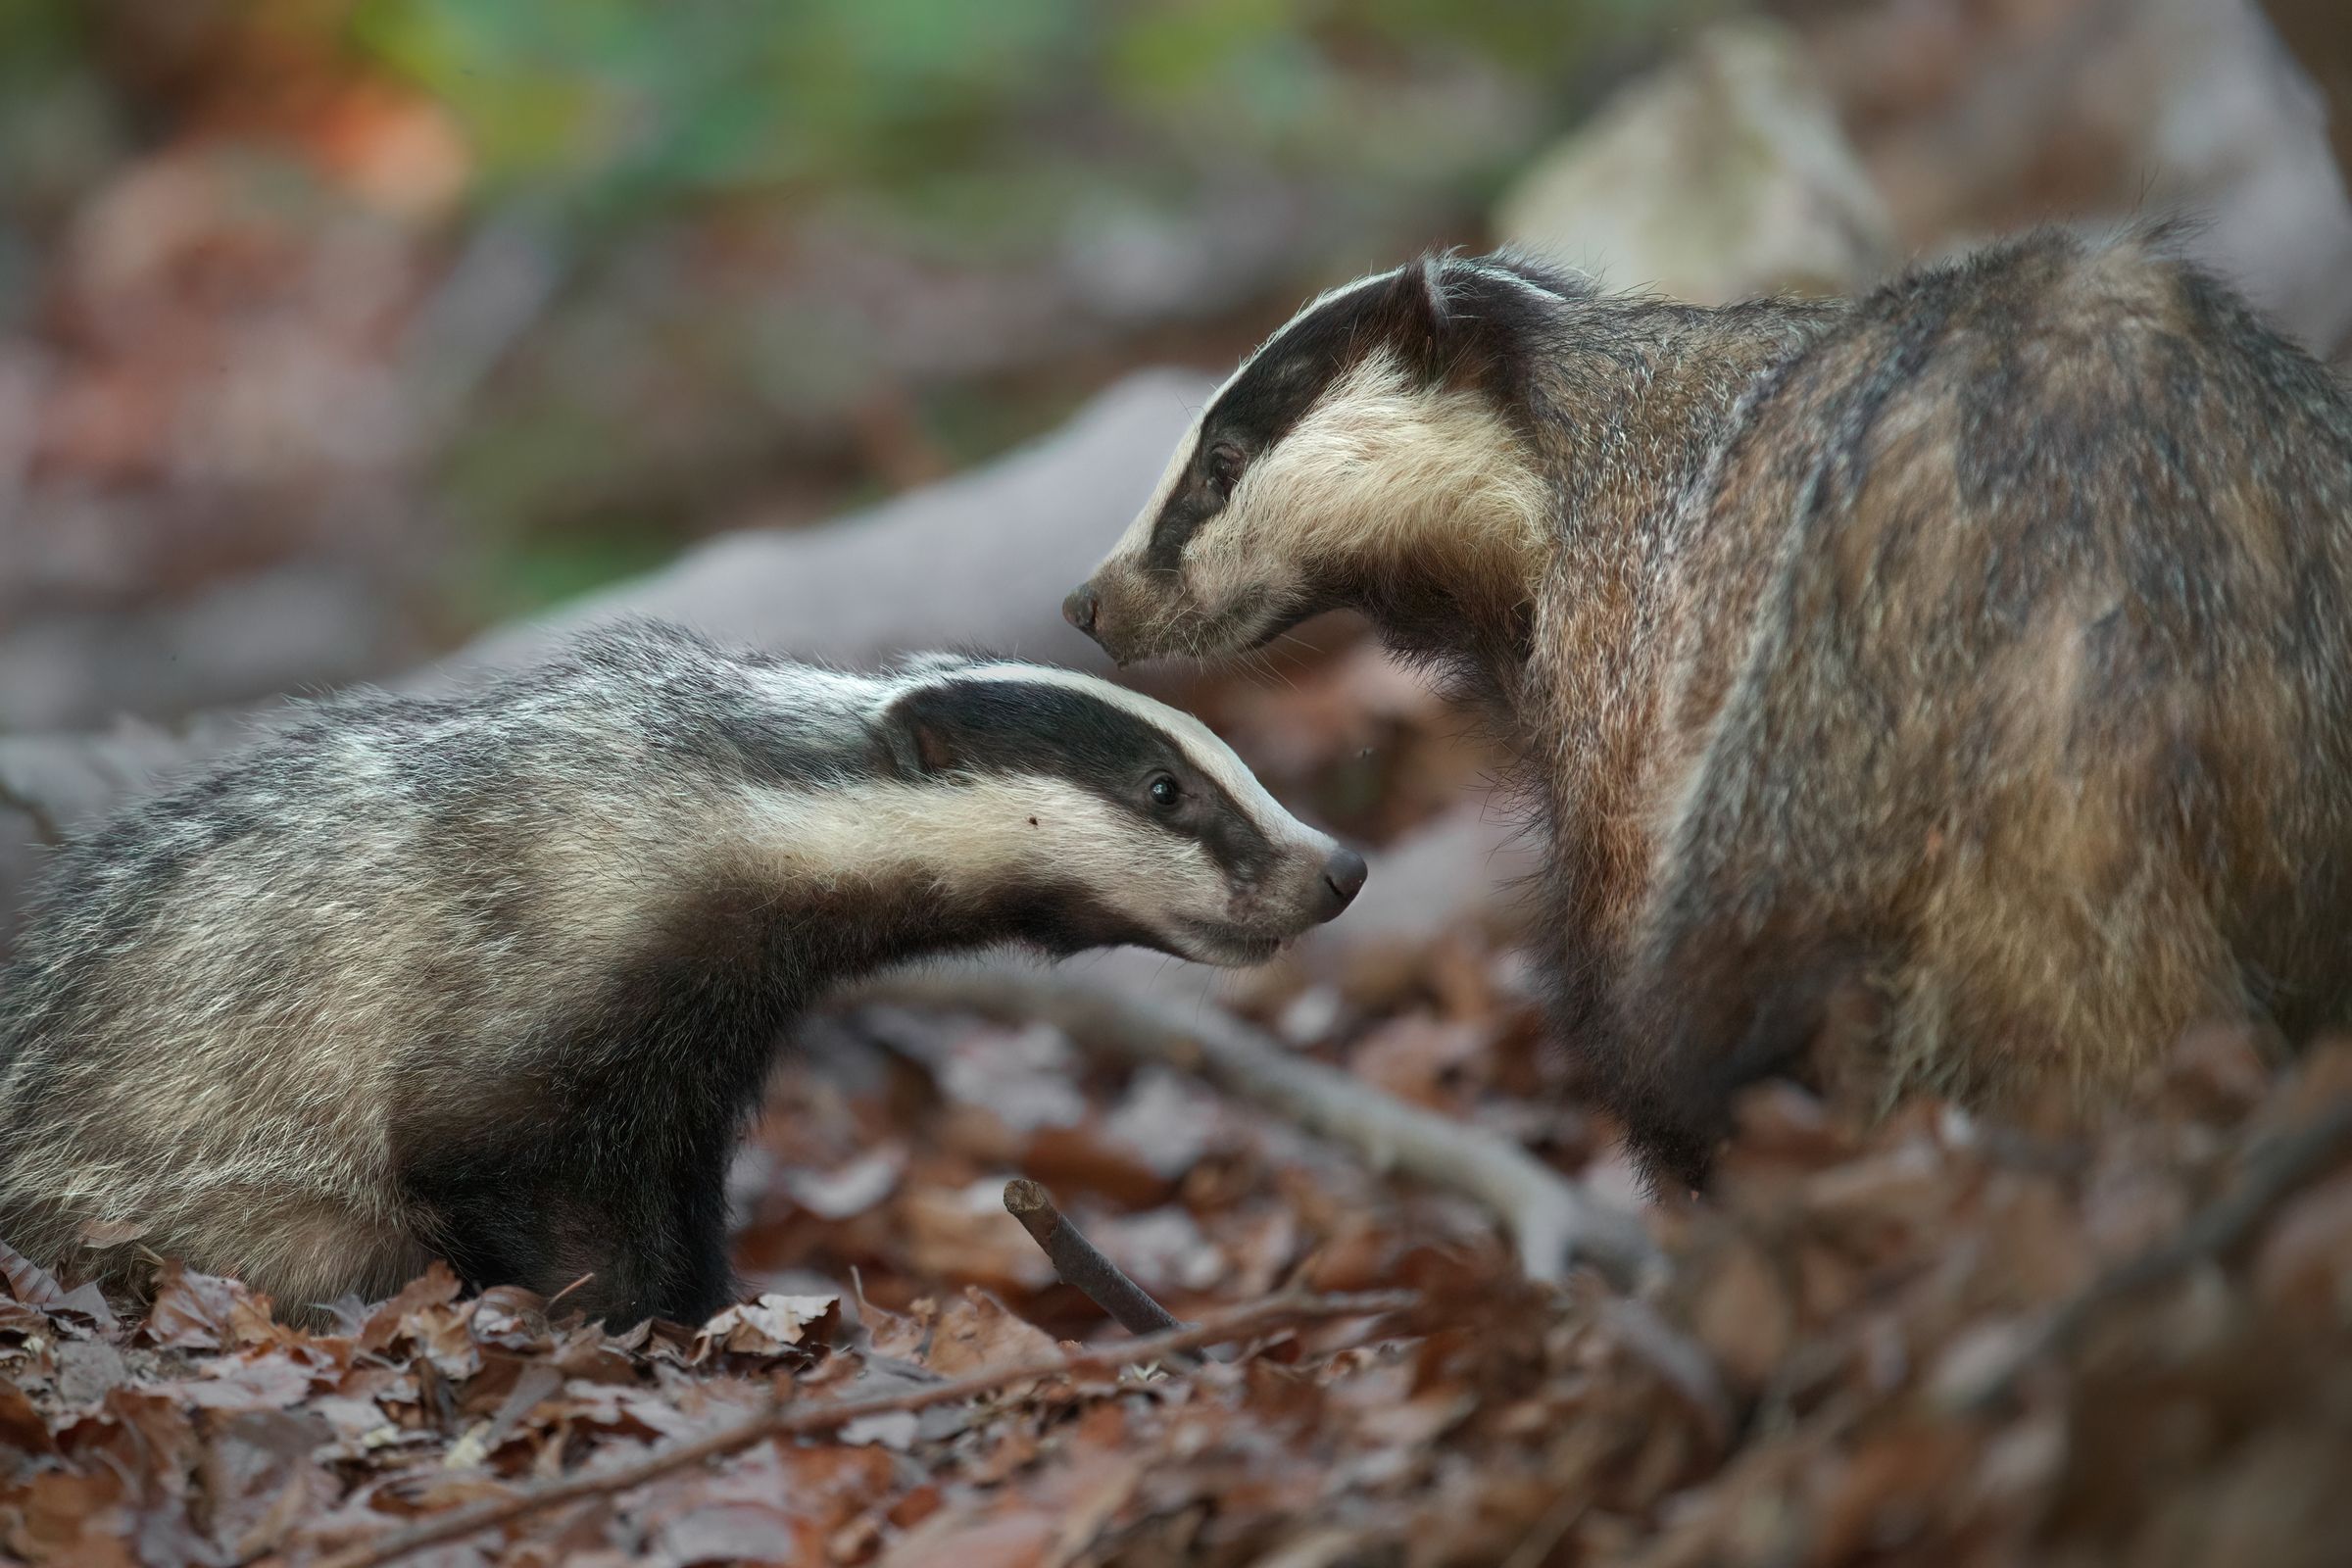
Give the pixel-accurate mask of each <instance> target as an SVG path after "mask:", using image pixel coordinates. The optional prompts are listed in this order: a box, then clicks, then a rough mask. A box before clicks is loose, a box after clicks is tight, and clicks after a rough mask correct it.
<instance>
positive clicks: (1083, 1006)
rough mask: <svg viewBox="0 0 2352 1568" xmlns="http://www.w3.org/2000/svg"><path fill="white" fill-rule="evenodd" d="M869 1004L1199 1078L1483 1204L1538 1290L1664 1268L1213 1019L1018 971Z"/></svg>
mask: <svg viewBox="0 0 2352 1568" xmlns="http://www.w3.org/2000/svg"><path fill="white" fill-rule="evenodd" d="M861 1002H874V1003H886V1004H892V1005H902V1006H921V1007H932V1008H937V1009H940V1010H944V1011H963V1012H971V1013H977V1014H978V1015H980V1016H982V1017H987V1018H994V1019H999V1020H1002V1021H1005V1022H1015V1023H1026V1022H1031V1021H1043V1022H1046V1023H1051V1024H1053V1025H1054V1026H1055V1027H1057V1028H1059V1029H1060V1030H1061V1031H1062V1032H1063V1033H1064V1034H1066V1035H1068V1036H1069V1037H1070V1038H1071V1039H1072V1040H1074V1041H1076V1042H1077V1043H1079V1044H1080V1045H1081V1046H1084V1047H1086V1048H1088V1049H1090V1050H1094V1051H1099V1052H1103V1053H1106V1054H1110V1055H1113V1056H1116V1057H1118V1058H1120V1059H1122V1060H1126V1061H1130V1062H1152V1063H1158V1064H1162V1065H1167V1066H1174V1067H1177V1068H1180V1069H1182V1070H1186V1071H1190V1072H1196V1073H1199V1074H1201V1075H1202V1076H1204V1077H1206V1078H1208V1079H1209V1080H1211V1081H1212V1082H1214V1083H1216V1084H1217V1085H1218V1086H1219V1087H1221V1088H1223V1089H1224V1090H1225V1091H1227V1092H1228V1093H1230V1094H1234V1095H1238V1096H1240V1097H1241V1098H1242V1099H1245V1100H1249V1101H1253V1102H1255V1103H1258V1104H1261V1105H1265V1106H1267V1107H1268V1108H1270V1109H1273V1110H1276V1111H1278V1112H1280V1113H1282V1114H1283V1115H1286V1116H1288V1117H1290V1118H1291V1119H1292V1120H1294V1121H1296V1122H1297V1123H1299V1125H1300V1126H1302V1127H1304V1128H1306V1129H1307V1130H1308V1131H1310V1132H1315V1133H1320V1134H1322V1135H1323V1136H1324V1137H1327V1138H1330V1139H1332V1140H1334V1141H1335V1142H1338V1143H1342V1144H1345V1145H1347V1146H1348V1147H1349V1148H1351V1149H1353V1150H1354V1151H1356V1152H1358V1153H1359V1154H1361V1155H1362V1156H1363V1157H1364V1158H1365V1159H1367V1160H1369V1161H1370V1162H1371V1163H1372V1165H1373V1166H1374V1167H1375V1168H1376V1169H1382V1170H1389V1169H1394V1170H1398V1171H1402V1172H1404V1173H1405V1174H1407V1175H1410V1176H1415V1177H1418V1178H1420V1179H1421V1180H1423V1181H1426V1182H1429V1183H1431V1184H1432V1185H1434V1186H1438V1187H1443V1188H1446V1189H1447V1190H1449V1191H1452V1192H1457V1193H1462V1194H1465V1195H1467V1196H1468V1197H1470V1198H1473V1199H1475V1200H1477V1201H1479V1202H1481V1203H1483V1204H1485V1205H1486V1207H1487V1208H1488V1209H1490V1210H1491V1211H1493V1212H1494V1213H1495V1214H1496V1215H1498V1216H1500V1218H1501V1219H1502V1221H1503V1223H1504V1225H1506V1226H1507V1227H1508V1228H1509V1230H1510V1233H1511V1237H1512V1240H1513V1241H1514V1242H1515V1243H1516V1244H1517V1247H1518V1250H1519V1262H1520V1266H1521V1267H1522V1268H1524V1269H1525V1270H1526V1271H1527V1274H1528V1277H1529V1278H1531V1279H1537V1280H1545V1281H1554V1280H1558V1279H1561V1278H1563V1277H1564V1276H1565V1275H1566V1273H1567V1271H1568V1268H1569V1265H1570V1264H1571V1263H1574V1262H1577V1261H1584V1260H1589V1261H1590V1262H1592V1263H1593V1265H1594V1266H1595V1267H1597V1268H1599V1269H1600V1270H1601V1271H1602V1272H1603V1273H1604V1274H1606V1275H1608V1276H1609V1277H1610V1278H1611V1279H1612V1280H1614V1281H1615V1282H1616V1283H1618V1284H1620V1285H1634V1284H1638V1283H1641V1282H1642V1281H1643V1280H1644V1279H1645V1278H1646V1277H1647V1276H1649V1275H1651V1274H1653V1273H1654V1272H1655V1271H1657V1270H1658V1269H1659V1268H1661V1267H1662V1263H1661V1260H1660V1256H1659V1253H1658V1250H1657V1248H1656V1246H1655V1244H1654V1243H1652V1242H1651V1241H1650V1238H1649V1232H1648V1231H1647V1229H1646V1228H1644V1227H1643V1225H1642V1220H1641V1218H1640V1216H1638V1215H1636V1214H1633V1213H1630V1212H1628V1211H1626V1210H1623V1209H1619V1208H1615V1207H1612V1206H1610V1205H1608V1204H1606V1203H1603V1202H1600V1201H1597V1200H1595V1199H1594V1198H1593V1197H1592V1196H1591V1195H1590V1194H1588V1193H1587V1192H1586V1191H1585V1190H1584V1189H1583V1188H1582V1187H1580V1186H1579V1185H1578V1184H1576V1183H1575V1182H1573V1181H1570V1180H1569V1179H1568V1178H1567V1177H1565V1176H1562V1175H1561V1174H1560V1173H1559V1172H1557V1171H1555V1170H1553V1169H1552V1168H1551V1167H1550V1166H1548V1165H1545V1164H1544V1162H1543V1161H1542V1160H1539V1159H1537V1158H1536V1157H1535V1156H1534V1155H1532V1154H1530V1153H1528V1152H1527V1151H1525V1150H1524V1149H1521V1148H1520V1147H1519V1146H1518V1145H1517V1144H1514V1143H1511V1142H1510V1141H1508V1140H1507V1139H1502V1138H1497V1137H1495V1135H1494V1134H1492V1133H1489V1132H1488V1131H1486V1130H1485V1129H1484V1128H1481V1127H1477V1126H1474V1125H1472V1124H1470V1123H1467V1122H1461V1121H1456V1120H1454V1119H1453V1118H1452V1117H1449V1116H1443V1115H1440V1114H1438V1113H1437V1112H1435V1111H1430V1110H1424V1109H1422V1108H1421V1107H1420V1106H1418V1105H1409V1104H1406V1103H1404V1102H1403V1101H1400V1100H1398V1099H1397V1098H1396V1097H1395V1096H1393V1095H1390V1094H1387V1093H1385V1092H1384V1091H1382V1090H1381V1089H1379V1088H1377V1087H1376V1086H1374V1085H1372V1084H1369V1083H1366V1082H1365V1081H1364V1080H1362V1079H1360V1078H1358V1077H1356V1076H1355V1075H1354V1074H1352V1073H1348V1072H1344V1071H1342V1070H1340V1069H1338V1068H1335V1067H1329V1066H1326V1065H1324V1064H1323V1063H1322V1062H1319V1061H1316V1060H1313V1059H1312V1058H1310V1057H1306V1056H1301V1055H1299V1054H1297V1053H1295V1052H1292V1051H1289V1050H1286V1049H1285V1048H1284V1047H1283V1045H1282V1043H1281V1042H1280V1041H1278V1040H1275V1039H1274V1038H1272V1037H1271V1036H1269V1035H1267V1034H1265V1033H1264V1032H1263V1031H1261V1030H1258V1029H1254V1028H1251V1027H1250V1025H1248V1024H1246V1023H1243V1022H1241V1021H1240V1020H1238V1019H1235V1018H1233V1017H1231V1016H1230V1015H1228V1014H1226V1013H1223V1012H1219V1011H1216V1010H1214V1009H1201V1010H1200V1011H1199V1012H1198V1013H1196V1012H1194V1011H1193V1010H1191V1009H1187V1010H1186V1011H1185V1012H1184V1013H1183V1014H1181V1015H1180V1014H1178V1013H1177V1012H1176V1011H1175V1010H1174V1009H1172V1008H1168V1007H1165V1006H1163V1005H1156V1004H1154V1003H1152V1001H1150V1000H1149V999H1146V998H1142V997H1137V996H1133V995H1129V994H1126V993H1122V992H1115V991H1110V990H1106V989H1103V988H1101V987H1096V986H1089V985H1086V984H1084V983H1081V982H1077V981H1072V980H1068V979H1062V978H1056V977H1049V976H1040V975H1031V974H1023V973H1019V972H1016V971H1011V970H986V971H974V972H965V973H952V974H926V975H903V976H894V977H891V978H889V979H887V980H882V981H877V982H874V983H873V984H871V985H868V986H866V987H864V988H862V989H860V990H858V991H856V992H853V993H850V994H848V995H846V996H845V997H844V998H843V999H842V1000H841V1004H840V1005H856V1004H858V1003H861Z"/></svg>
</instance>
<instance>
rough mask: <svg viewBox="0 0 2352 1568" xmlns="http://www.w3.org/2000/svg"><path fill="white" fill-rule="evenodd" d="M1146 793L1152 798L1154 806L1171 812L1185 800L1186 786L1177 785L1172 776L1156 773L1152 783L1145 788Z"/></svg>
mask: <svg viewBox="0 0 2352 1568" xmlns="http://www.w3.org/2000/svg"><path fill="white" fill-rule="evenodd" d="M1144 793H1145V794H1147V795H1149V796H1151V797H1152V805H1153V806H1156V807H1158V808H1159V809H1161V810H1163V811H1169V810H1174V809H1175V808H1176V803H1177V802H1178V801H1181V800H1183V799H1184V786H1183V785H1181V784H1179V783H1177V782H1176V780H1175V778H1174V776H1173V775H1171V774H1167V773H1154V774H1152V782H1151V783H1149V784H1147V785H1145V786H1144Z"/></svg>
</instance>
